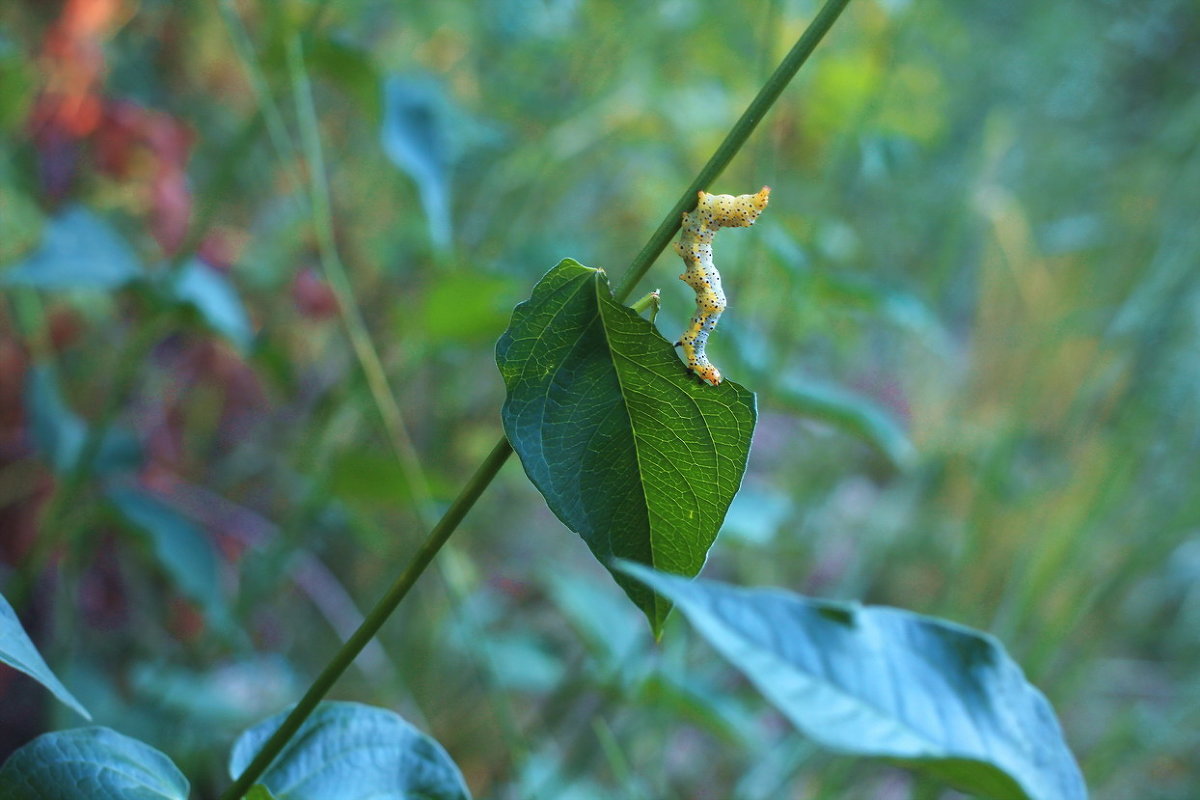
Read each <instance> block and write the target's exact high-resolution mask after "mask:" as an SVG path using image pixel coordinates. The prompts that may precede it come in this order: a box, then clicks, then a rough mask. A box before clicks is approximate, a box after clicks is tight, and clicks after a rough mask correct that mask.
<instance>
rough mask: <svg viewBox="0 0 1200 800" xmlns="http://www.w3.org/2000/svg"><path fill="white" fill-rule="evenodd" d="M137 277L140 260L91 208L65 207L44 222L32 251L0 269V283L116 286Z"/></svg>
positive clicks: (45, 286) (43, 286) (47, 286)
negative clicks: (39, 239)
mask: <svg viewBox="0 0 1200 800" xmlns="http://www.w3.org/2000/svg"><path fill="white" fill-rule="evenodd" d="M141 275H142V265H141V262H140V261H138V258H137V255H136V254H135V253H134V252H133V250H132V249H131V248H130V247H129V245H128V244H127V243H126V242H125V240H124V239H123V238H122V237H121V236H120V234H118V233H117V232H116V231H115V230H113V228H112V227H111V226H110V225H109V224H108V223H107V222H105V221H104V220H102V219H100V217H98V216H96V215H95V214H93V213H92V212H91V211H88V210H86V209H84V208H81V207H71V208H68V209H67V210H66V211H63V212H62V213H61V214H59V215H58V216H57V217H55V218H53V219H51V220H49V221H48V222H47V223H46V225H45V227H44V228H43V234H42V242H41V244H40V245H39V246H38V247H37V248H36V249H35V250H34V251H33V252H31V253H29V254H28V255H27V256H26V257H25V258H24V259H22V260H21V261H18V262H17V263H16V264H14V265H12V266H10V267H7V268H0V286H32V287H34V288H37V289H46V290H56V289H58V290H61V289H116V288H119V287H121V286H124V285H125V284H127V283H129V282H130V281H132V280H134V279H136V278H138V277H140V276H141Z"/></svg>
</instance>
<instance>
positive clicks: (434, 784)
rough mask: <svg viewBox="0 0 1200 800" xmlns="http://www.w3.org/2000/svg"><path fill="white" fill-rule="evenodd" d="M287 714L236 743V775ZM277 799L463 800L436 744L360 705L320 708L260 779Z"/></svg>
mask: <svg viewBox="0 0 1200 800" xmlns="http://www.w3.org/2000/svg"><path fill="white" fill-rule="evenodd" d="M286 716H287V714H286V713H281V714H277V715H275V716H273V717H271V718H270V719H268V720H265V721H263V722H260V723H259V724H258V725H255V726H254V727H253V728H251V729H250V730H248V731H246V732H245V733H243V734H242V735H241V737H239V738H238V740H237V743H236V744H234V746H233V754H232V756H230V759H229V774H230V776H231V777H236V776H238V775H240V774H241V773H242V772H243V771H244V770H245V769H246V767H247V766H248V765H249V764H250V761H251V760H253V758H254V756H255V755H256V754H257V753H258V751H259V749H260V748H261V747H262V746H263V743H264V742H266V740H267V738H268V737H269V736H270V735H271V734H272V733H274V732H275V729H276V728H278V727H279V725H280V723H282V722H283V720H284V717H286ZM260 782H261V783H262V784H264V785H265V786H267V788H269V789H270V790H271V792H272V793H273V794H274V795H275V797H276V798H278V800H369V798H380V797H394V798H398V800H408V799H409V798H411V800H469V798H470V796H471V795H470V793H469V792H468V791H467V785H466V782H465V781H464V780H463V777H462V773H460V772H459V770H458V767H457V766H455V764H454V761H452V760H451V758H450V756H449V755H448V754H447V753H446V751H445V750H444V749H443V748H442V746H441V745H440V744H438V743H437V742H436V741H434V740H433V739H431V738H430V737H428V736H426V735H425V734H423V733H421V732H420V731H419V730H417V729H416V728H414V727H413V726H412V725H410V724H409V723H408V722H406V721H405V720H404V719H403V718H402V717H400V716H399V715H398V714H395V713H393V712H391V711H387V710H385V709H382V708H374V707H372V706H366V705H362V704H360V703H346V702H334V703H322V704H321V705H320V706H318V707H317V710H316V711H314V712H313V713H312V715H311V716H310V717H309V718H308V719H307V720H305V722H304V724H303V725H301V726H300V730H299V731H297V732H296V735H295V736H293V737H292V739H291V740H290V741H289V742H288V743H287V745H286V746H285V747H284V748H283V750H282V752H280V754H279V756H278V757H277V758H276V759H275V761H274V762H273V763H272V764H271V767H270V769H268V770H267V771H266V773H265V774H264V775H263V777H262V780H261V781H260Z"/></svg>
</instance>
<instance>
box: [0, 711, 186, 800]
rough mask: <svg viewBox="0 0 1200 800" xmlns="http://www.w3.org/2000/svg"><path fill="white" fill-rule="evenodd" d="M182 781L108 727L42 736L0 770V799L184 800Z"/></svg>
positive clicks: (163, 761)
mask: <svg viewBox="0 0 1200 800" xmlns="http://www.w3.org/2000/svg"><path fill="white" fill-rule="evenodd" d="M187 796H188V782H187V778H185V777H183V774H182V773H181V772H180V771H179V769H178V768H177V767H176V766H175V765H174V764H173V763H171V759H169V758H167V757H166V756H165V755H163V754H162V753H160V752H159V751H157V750H155V749H154V748H153V747H151V746H150V745H148V744H144V743H142V742H139V741H138V740H137V739H131V738H129V737H128V736H123V735H122V734H119V733H117V732H116V731H114V730H112V729H110V728H73V729H72V730H67V731H57V732H55V733H47V734H44V735H42V736H39V737H38V738H36V739H34V740H33V741H32V742H30V743H29V744H27V745H25V746H24V747H22V748H21V749H20V750H18V751H17V752H15V753H13V754H12V755H11V756H9V759H8V761H5V762H4V766H3V767H0V800H33V799H34V798H36V800H187Z"/></svg>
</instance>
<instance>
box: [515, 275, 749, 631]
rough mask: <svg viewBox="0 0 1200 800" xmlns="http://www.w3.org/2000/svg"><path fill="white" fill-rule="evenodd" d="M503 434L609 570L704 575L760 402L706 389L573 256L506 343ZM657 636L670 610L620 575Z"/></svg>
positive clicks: (728, 390)
mask: <svg viewBox="0 0 1200 800" xmlns="http://www.w3.org/2000/svg"><path fill="white" fill-rule="evenodd" d="M496 361H497V363H498V364H499V366H500V373H501V374H502V375H503V376H504V383H505V385H506V386H507V388H508V397H507V398H506V400H505V402H504V410H503V417H504V432H505V434H506V435H507V436H508V440H509V442H511V443H512V446H513V449H514V450H516V452H517V454H518V455H519V456H520V457H521V463H522V464H523V465H524V467H525V472H526V473H527V474H528V475H529V478H530V480H532V481H533V483H534V485H535V486H537V488H538V489H539V490H540V491H541V493H542V495H543V496H544V497H545V498H546V502H547V503H548V504H549V506H550V509H551V510H552V511H553V512H554V513H555V514H557V515H558V518H559V519H561V520H562V521H563V523H564V524H566V526H567V527H568V528H570V529H571V530H573V531H575V532H577V533H578V534H579V535H580V536H582V537H583V539H584V541H586V542H587V544H588V546H589V547H590V548H591V550H592V553H594V554H595V556H596V557H597V558H598V559H599V560H600V561H601V563H603V564H605V565H606V566H607V565H608V564H609V563H610V561H611V560H612V559H613V558H614V557H615V558H624V559H628V560H631V561H636V562H639V563H642V564H648V565H651V566H654V567H656V568H657V569H660V570H663V571H665V572H671V573H675V574H679V575H689V576H690V575H695V574H696V573H697V572H699V571H700V568H701V567H702V566H703V565H704V559H705V557H706V555H707V553H708V549H709V547H710V546H711V545H712V543H713V540H714V539H715V538H716V536H717V531H718V530H719V529H720V527H721V522H722V520H724V518H725V512H726V510H727V509H728V508H729V503H730V502H731V501H732V500H733V496H734V495H735V494H736V493H737V490H738V487H739V486H740V485H741V482H742V475H743V473H744V472H745V469H746V458H747V456H748V455H749V452H750V437H751V434H752V432H753V431H754V421H755V404H754V395H753V394H752V393H751V392H749V391H748V390H746V389H745V388H743V387H741V386H739V385H738V384H736V383H733V382H731V381H725V382H724V383H722V384H721V385H720V386H708V385H707V384H703V383H701V382H700V381H699V380H698V379H697V378H696V377H695V376H693V375H692V374H691V373H690V372H688V371H687V369H686V368H685V367H684V365H683V364H682V363H681V362H680V360H679V357H678V356H677V355H676V353H675V350H674V348H673V347H672V346H671V343H670V342H668V341H667V340H666V339H664V338H663V337H662V336H661V335H660V334H659V333H658V332H657V331H656V330H655V329H654V327H653V326H652V325H651V324H650V323H649V322H647V321H646V320H644V319H642V318H641V317H639V316H638V315H637V314H635V313H634V312H633V311H632V310H631V309H629V308H626V307H625V306H623V305H621V304H619V303H617V302H616V301H615V300H613V298H612V294H611V293H610V291H609V288H608V280H607V278H606V277H605V276H604V273H603V272H602V271H601V270H596V269H591V268H589V267H585V266H583V265H581V264H578V263H577V262H575V261H571V260H570V259H567V260H565V261H563V262H561V263H560V264H559V265H558V266H556V267H555V268H554V269H552V270H550V272H548V273H547V274H546V275H545V276H544V277H543V278H542V279H541V281H539V282H538V284H537V286H536V287H534V290H533V296H532V298H530V299H529V300H528V301H527V302H525V303H522V304H521V305H519V306H517V308H516V310H515V311H514V312H513V318H512V323H511V324H510V326H509V328H508V330H507V331H506V332H505V334H504V336H502V337H501V338H500V341H499V343H498V344H497V345H496ZM613 576H614V577H615V578H616V579H617V582H618V583H620V584H621V586H622V588H624V589H625V591H626V593H627V594H628V595H629V597H630V598H631V599H632V600H633V601H634V602H635V603H636V604H637V605H638V606H639V607H640V608H641V609H642V610H643V611H644V612H645V613H646V616H647V617H648V618H649V619H650V624H651V626H652V627H653V628H654V630H655V632H656V633H657V632H658V630H659V629H660V626H661V625H662V622H663V620H664V619H665V618H666V616H667V613H668V612H669V611H670V608H671V605H670V602H669V601H667V600H665V599H663V598H662V597H659V596H656V595H654V593H653V592H650V591H647V590H646V589H645V588H644V587H643V586H642V585H641V584H639V583H638V582H637V581H634V580H631V579H629V578H628V577H627V576H625V575H623V574H619V573H616V572H614V573H613Z"/></svg>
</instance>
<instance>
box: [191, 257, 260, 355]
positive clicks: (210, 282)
mask: <svg viewBox="0 0 1200 800" xmlns="http://www.w3.org/2000/svg"><path fill="white" fill-rule="evenodd" d="M172 289H173V294H174V296H175V299H176V300H178V301H180V302H181V303H184V304H185V305H189V306H191V307H192V308H194V309H196V312H197V313H199V315H200V317H201V318H202V319H203V320H204V322H205V324H207V325H208V326H209V327H210V328H212V329H213V330H214V331H216V332H217V333H219V334H221V335H222V336H224V337H225V338H226V339H228V340H229V341H230V342H232V343H233V344H234V346H235V347H237V348H238V350H241V351H242V352H246V351H247V350H249V349H250V344H251V341H252V340H253V338H254V331H253V329H252V328H251V325H250V318H249V317H248V316H247V314H246V308H245V306H243V305H242V299H241V297H239V296H238V293H237V290H236V289H235V288H234V286H233V284H232V283H230V281H229V279H228V278H226V277H225V276H224V275H222V274H221V273H220V272H218V271H217V270H215V269H213V268H212V267H210V266H208V265H207V264H205V263H204V262H203V261H200V260H199V259H192V260H191V261H189V262H188V263H187V264H186V265H185V266H184V268H183V269H182V270H181V271H180V273H179V277H178V279H177V280H176V281H175V284H174V286H173V287H172Z"/></svg>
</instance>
